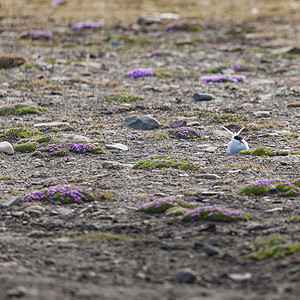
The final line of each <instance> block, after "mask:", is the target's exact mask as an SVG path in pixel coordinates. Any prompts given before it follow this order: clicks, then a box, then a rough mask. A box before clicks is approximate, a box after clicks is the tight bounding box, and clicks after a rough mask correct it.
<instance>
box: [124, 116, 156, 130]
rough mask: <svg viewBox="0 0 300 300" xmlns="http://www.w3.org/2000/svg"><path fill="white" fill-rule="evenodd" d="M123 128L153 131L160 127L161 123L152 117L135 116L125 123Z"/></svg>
mask: <svg viewBox="0 0 300 300" xmlns="http://www.w3.org/2000/svg"><path fill="white" fill-rule="evenodd" d="M123 126H126V127H131V128H133V129H138V130H152V129H155V128H157V127H159V126H160V123H159V122H158V121H157V120H156V119H154V118H152V117H150V116H141V117H139V116H133V117H130V118H127V119H126V120H125V121H124V122H123Z"/></svg>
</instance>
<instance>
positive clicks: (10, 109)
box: [0, 103, 42, 116]
mask: <svg viewBox="0 0 300 300" xmlns="http://www.w3.org/2000/svg"><path fill="white" fill-rule="evenodd" d="M41 111H42V109H41V108H40V107H39V106H37V105H35V104H26V103H17V104H7V105H2V106H0V115H2V116H4V115H18V116H23V115H27V114H38V113H40V112H41Z"/></svg>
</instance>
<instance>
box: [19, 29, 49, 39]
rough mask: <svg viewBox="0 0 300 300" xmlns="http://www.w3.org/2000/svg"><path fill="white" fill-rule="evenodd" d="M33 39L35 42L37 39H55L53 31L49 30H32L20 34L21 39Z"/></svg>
mask: <svg viewBox="0 0 300 300" xmlns="http://www.w3.org/2000/svg"><path fill="white" fill-rule="evenodd" d="M27 37H28V38H31V39H33V40H37V39H46V40H51V39H53V34H52V32H51V31H48V30H44V29H42V30H30V31H29V32H28V31H22V32H21V34H20V38H27Z"/></svg>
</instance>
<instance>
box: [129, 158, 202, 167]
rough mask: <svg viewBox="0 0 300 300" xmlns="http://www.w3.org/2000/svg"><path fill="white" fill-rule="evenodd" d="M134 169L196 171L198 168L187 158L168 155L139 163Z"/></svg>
mask: <svg viewBox="0 0 300 300" xmlns="http://www.w3.org/2000/svg"><path fill="white" fill-rule="evenodd" d="M132 168H133V169H149V168H177V169H188V170H196V169H197V168H198V167H197V166H196V165H195V164H193V163H192V162H191V161H189V160H188V159H187V158H183V157H178V156H168V155H154V156H150V157H148V158H146V159H143V160H140V161H138V162H137V163H136V164H135V165H134V166H133V167H132Z"/></svg>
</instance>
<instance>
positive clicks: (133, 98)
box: [100, 95, 144, 102]
mask: <svg viewBox="0 0 300 300" xmlns="http://www.w3.org/2000/svg"><path fill="white" fill-rule="evenodd" d="M100 100H106V101H118V102H137V101H142V100H144V98H142V97H138V96H126V95H111V96H105V97H102V98H100Z"/></svg>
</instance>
